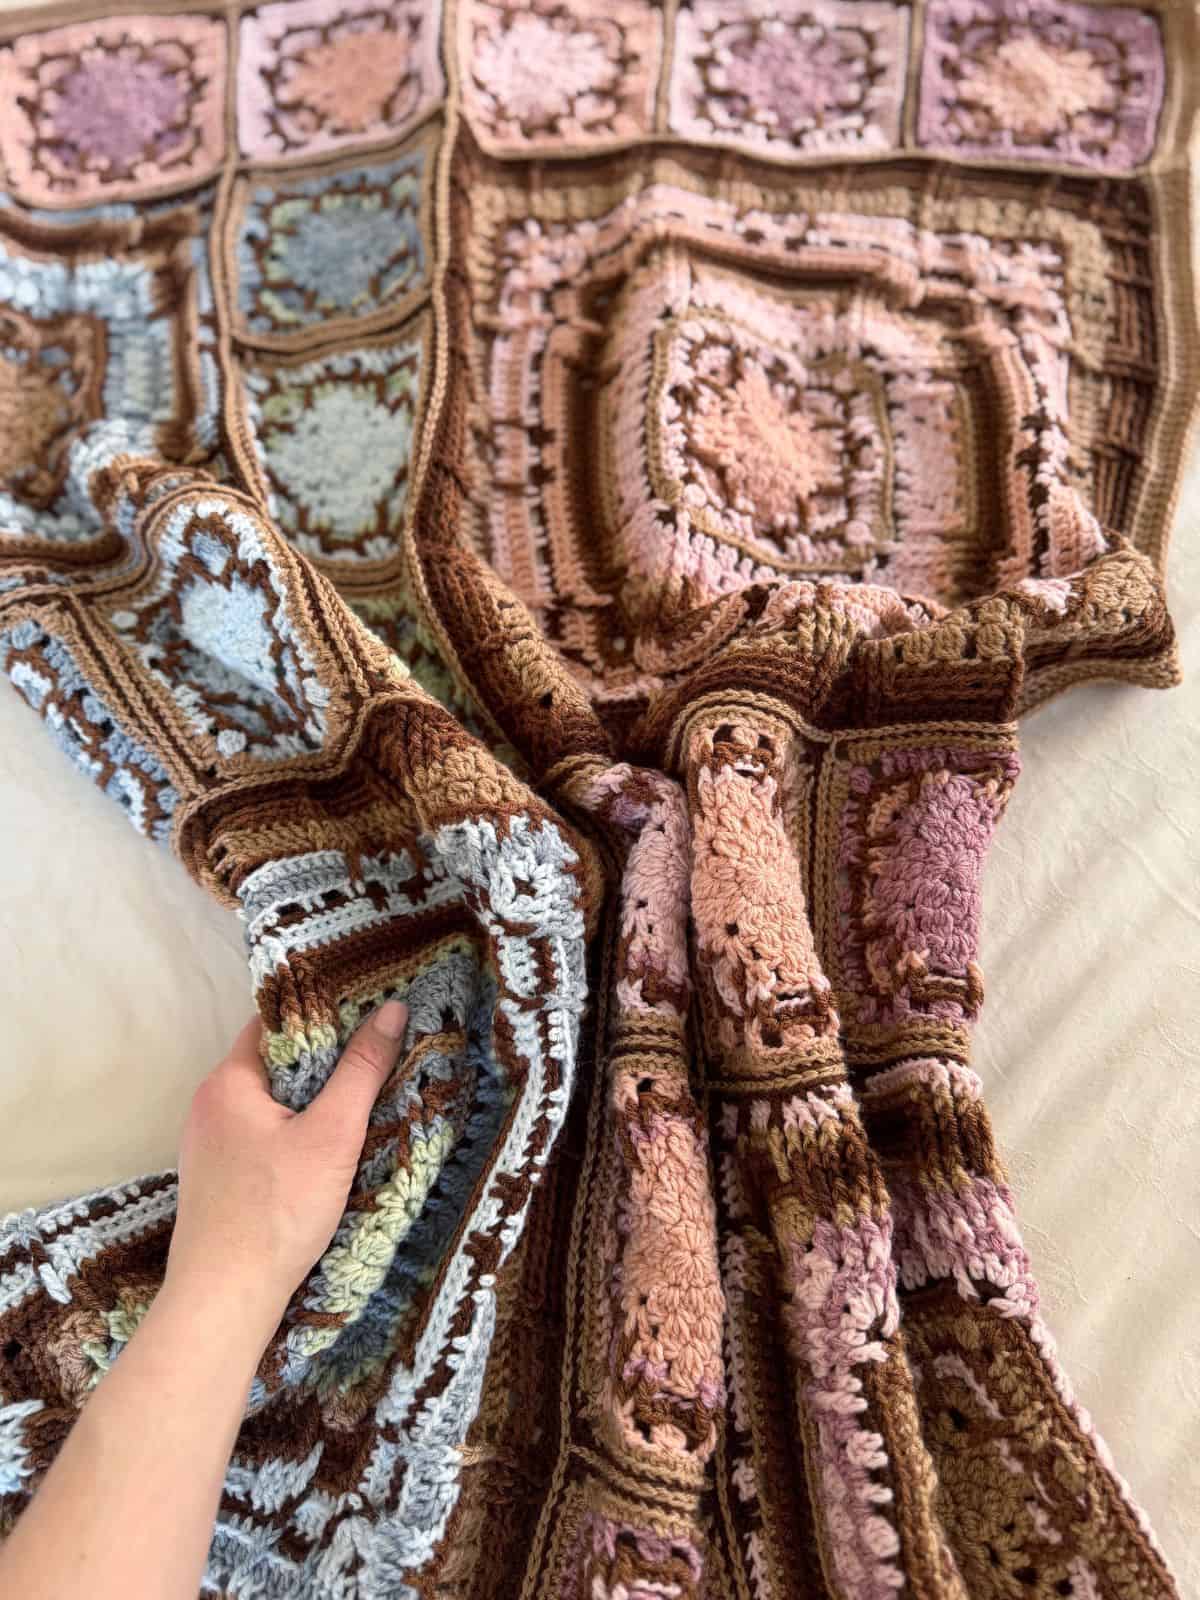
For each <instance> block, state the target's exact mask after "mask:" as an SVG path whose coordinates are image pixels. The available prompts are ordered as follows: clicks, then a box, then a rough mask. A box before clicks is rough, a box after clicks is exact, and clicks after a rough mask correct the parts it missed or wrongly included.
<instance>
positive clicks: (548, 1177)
mask: <svg viewBox="0 0 1200 1600" xmlns="http://www.w3.org/2000/svg"><path fill="white" fill-rule="evenodd" d="M95 9H96V8H94V7H89V8H88V9H87V13H86V17H85V16H83V14H82V13H72V12H71V11H69V10H68V9H65V8H60V7H53V8H47V9H45V10H39V11H37V12H30V13H27V14H25V15H19V14H11V13H10V14H9V16H8V17H6V18H5V19H3V22H2V25H0V85H2V86H3V89H4V94H3V97H2V99H0V159H2V161H3V165H4V169H5V171H6V174H7V182H8V189H7V192H6V194H5V195H4V197H3V201H2V203H0V422H2V424H3V426H2V427H0V663H2V664H3V667H4V670H5V672H6V673H7V675H8V677H9V678H10V679H11V681H12V684H13V686H14V688H15V690H16V691H17V692H18V693H19V694H20V695H22V696H23V697H24V699H25V700H26V701H27V702H28V703H29V705H30V707H31V708H32V709H33V711H34V712H36V714H37V716H38V717H40V719H41V721H42V723H43V724H44V726H45V727H46V729H47V730H48V732H49V733H50V734H51V735H52V737H53V738H54V739H55V740H56V741H57V742H58V744H59V745H60V746H61V747H62V748H63V750H64V751H65V752H66V753H67V755H68V756H70V757H71V758H72V760H73V761H74V762H75V763H76V765H77V766H78V767H80V768H82V769H83V771H84V772H85V773H86V774H88V775H89V776H90V777H91V778H92V779H93V781H94V782H96V783H97V784H99V785H100V786H101V788H103V789H104V791H105V792H106V793H107V794H108V795H110V796H111V797H112V799H113V800H115V801H116V803H117V804H118V805H120V806H121V807H123V809H124V810H125V812H126V814H127V815H128V817H129V819H130V821H131V822H132V823H133V825H134V826H135V827H136V828H138V829H139V830H140V831H141V832H142V833H144V834H146V835H147V836H148V837H149V838H150V839H152V840H155V841H160V842H162V843H165V844H168V845H169V846H170V847H171V848H172V849H174V850H175V851H176V852H177V854H178V855H179V857H180V858H181V860H182V861H183V863H184V864H185V866H186V868H187V870H188V871H189V872H190V873H191V874H192V875H193V876H194V877H195V878H196V879H197V880H198V881H199V882H200V883H202V884H203V885H204V886H205V887H206V888H208V889H209V890H210V892H211V893H212V894H213V895H215V896H216V897H218V899H219V900H221V901H222V902H223V903H225V904H226V905H228V906H229V907H230V908H231V909H232V910H234V911H236V913H237V914H238V916H239V917H240V918H241V919H242V922H243V925H244V929H245V937H246V948H247V958H248V962H249V968H250V977H251V985H252V988H253V994H254V999H255V1003H256V1005H257V1007H258V1009H259V1011H260V1013H261V1015H262V1018H263V1021H264V1024H265V1047H264V1048H265V1054H266V1063H267V1067H268V1070H269V1072H270V1076H271V1083H272V1088H273V1092H274V1093H275V1094H276V1095H277V1097H278V1098H279V1099H280V1100H282V1101H284V1102H285V1103H287V1104H290V1105H292V1106H296V1107H300V1106H303V1105H304V1104H306V1103H307V1102H308V1101H309V1100H310V1099H311V1097H312V1096H313V1094H314V1093H316V1091H317V1090H318V1089H319V1088H320V1086H321V1084H322V1083H323V1082H324V1081H325V1079H326V1077H327V1076H328V1074H329V1072H330V1071H331V1069H332V1067H333V1065H334V1063H335V1062H336V1060H337V1057H338V1053H339V1050H340V1048H341V1047H342V1045H343V1044H344V1042H345V1040H346V1039H347V1038H348V1036H349V1034H350V1033H351V1032H352V1031H353V1029H354V1027H355V1026H356V1024H357V1022H358V1021H359V1020H360V1018H361V1017H362V1016H363V1015H365V1013H366V1012H367V1011H368V1010H369V1009H370V1008H371V1007H373V1006H375V1005H377V1004H379V1003H380V1002H381V1001H382V1000H383V999H384V998H386V997H388V996H398V997H401V998H403V999H405V1000H406V1001H407V1004H408V1007H409V1025H408V1036H407V1039H406V1041H405V1047H404V1051H403V1055H402V1059H401V1062H400V1064H399V1066H398V1067H397V1069H396V1071H395V1072H394V1073H393V1075H392V1077H391V1078H390V1080H389V1081H388V1083H387V1084H386V1085H385V1087H384V1089H383V1091H382V1093H381V1095H380V1097H379V1100H378V1102H377V1104H376V1106H375V1109H374V1112H373V1115H372V1118H371V1123H370V1128H369V1131H368V1135H367V1140H366V1144H365V1146H364V1149H363V1151H362V1157H361V1161H360V1163H359V1166H358V1170H357V1175H356V1177H355V1180H354V1184H353V1187H352V1190H351V1193H350V1197H349V1202H348V1206H347V1210H346V1214H345V1216H344V1218H343V1220H342V1223H341V1225H340V1227H339V1229H338V1231H337V1233H336V1235H335V1237H334V1239H333V1240H332V1242H331V1244H330V1246H329V1248H328V1249H327V1250H326V1252H325V1254H324V1255H323V1257H322V1258H321V1260H320V1261H319V1262H318V1263H317V1264H316V1266H315V1267H314V1268H313V1270H312V1271H311V1273H310V1274H309V1276H308V1278H307V1280H306V1281H305V1283H304V1284H303V1285H302V1286H301V1288H300V1289H299V1290H298V1291H297V1293H296V1295H295V1296H294V1298H293V1301H292V1303H291V1305H290V1306H289V1308H288V1310H287V1313H286V1315H285V1317H284V1320H283V1322H282V1323H281V1325H280V1327H279V1329H278V1331H277V1333H276V1334H275V1336H274V1337H273V1339H272V1341H271V1343H270V1346H269V1347H268V1349H267V1351H266V1353H265V1354H264V1356H263V1359H262V1362H261V1365H260V1367H259V1370H258V1373H257V1376H256V1379H255V1382H254V1386H253V1389H252V1392H251V1395H250V1400H249V1405H248V1410H247V1415H246V1418H245V1422H244V1424H243V1427H242V1429H241V1432H240V1434H239V1437H238V1441H237V1445H236V1449H235V1452H234V1456H233V1459H232V1462H231V1464H230V1467H229V1471H228V1476H227V1479H226V1482H225V1488H224V1494H223V1497H222V1501H221V1508H220V1515H219V1520H218V1524H217V1528H216V1534H215V1538H214V1542H213V1545H212V1550H211V1553H210V1557H209V1562H208V1568H207V1573H206V1577H205V1580H204V1592H205V1593H206V1594H209V1595H215V1596H222V1597H227V1600H233V1597H235V1596H236V1597H238V1600H309V1597H311V1600H449V1597H459V1600H501V1597H507V1596H513V1597H516V1596H520V1597H522V1600H540V1597H543V1596H547V1597H549V1596H554V1597H560V1600H718V1597H719V1600H801V1597H803V1600H813V1597H816V1600H891V1597H893V1596H897V1595H900V1594H909V1595H912V1596H914V1597H921V1600H965V1597H970V1600H1168V1597H1171V1596H1175V1594H1176V1590H1175V1588H1174V1585H1173V1583H1172V1580H1171V1578H1170V1576H1169V1574H1168V1572H1167V1569H1166V1567H1165V1564H1164V1561H1163V1558H1162V1556H1161V1554H1160V1552H1159V1550H1158V1547H1157V1545H1156V1543H1155V1541H1154V1538H1153V1535H1152V1534H1151V1532H1150V1530H1149V1529H1148V1527H1147V1526H1146V1524H1145V1521H1144V1518H1143V1517H1142V1516H1141V1514H1140V1512H1139V1511H1138V1510H1137V1508H1136V1506H1135V1505H1134V1503H1133V1501H1132V1499H1131V1497H1130V1494H1129V1491H1128V1489H1127V1488H1126V1486H1125V1485H1124V1483H1123V1482H1122V1480H1121V1479H1120V1477H1119V1476H1118V1475H1117V1473H1116V1471H1115V1469H1114V1467H1113V1465H1112V1463H1111V1461H1110V1460H1109V1458H1108V1455H1107V1452H1106V1451H1105V1449H1104V1446H1103V1444H1102V1442H1101V1441H1100V1440H1099V1439H1098V1438H1097V1437H1096V1435H1095V1433H1094V1432H1093V1430H1092V1428H1091V1425H1090V1423H1089V1420H1088V1417H1087V1414H1086V1413H1085V1412H1084V1411H1083V1410H1082V1409H1081V1408H1080V1407H1079V1405H1078V1404H1077V1403H1076V1402H1075V1400H1074V1398H1073V1396H1072V1392H1071V1388H1070V1385H1069V1383H1068V1381H1067V1379H1066V1377H1065V1376H1064V1374H1063V1373H1062V1371H1061V1369H1060V1367H1059V1366H1058V1363H1057V1361H1056V1359H1055V1353H1054V1345H1053V1341H1052V1339H1051V1336H1050V1333H1049V1332H1048V1330H1047V1328H1046V1326H1045V1324H1044V1323H1043V1321H1042V1319H1041V1315H1040V1312H1039V1307H1038V1293H1037V1287H1036V1284H1035V1282H1034V1280H1033V1277H1032V1274H1031V1269H1030V1263H1029V1259H1028V1257H1027V1255H1026V1253H1025V1250H1024V1248H1023V1246H1022V1243H1021V1236H1020V1232H1019V1230H1018V1226H1017V1222H1016V1218H1015V1214H1014V1205H1013V1197H1012V1195H1011V1192H1010V1190H1009V1188H1008V1185H1007V1182H1006V1179H1005V1175H1004V1172H1003V1168H1002V1166H1001V1164H1000V1161H999V1159H998V1157H997V1154H996V1150H995V1147H994V1144H993V1139H992V1134H991V1129H990V1124H989V1120H988V1116H987V1112H986V1110H985V1108H984V1105H983V1101H982V1097H981V1085H980V1082H979V1079H978V1078H977V1077H976V1075H975V1074H974V1072H973V1071H972V1070H971V1067H970V1034H971V1028H972V1024H973V1022H974V1020H975V1018H976V1016H977V1015H978V1012H979V1008H980V1005H981V1003H982V999H983V980H982V976H981V973H980V970H979V966H978V962H977V950H978V935H979V921H980V888H981V874H982V870H983V865H984V861H985V859H986V855H987V851H988V847H989V844H990V842H991V839H992V836H993V834H994V832H995V830H996V828H997V826H998V825H999V824H1000V822H1001V818H1002V816H1003V813H1004V810H1005V807H1006V805H1007V802H1008V799H1009V796H1010V794H1011V792H1012V789H1013V785H1014V783H1015V782H1016V780H1017V776H1018V771H1019V761H1018V753H1017V731H1016V720H1015V719H1016V718H1017V717H1018V715H1019V714H1020V713H1021V712H1023V711H1024V710H1026V709H1028V708H1030V707H1032V706H1034V705H1036V704H1037V703H1039V702H1041V701H1043V700H1045V699H1046V698H1048V697H1049V696H1050V695H1053V694H1056V693H1058V692H1060V691H1061V690H1064V689H1066V688H1068V687H1069V686H1071V685H1073V684H1075V683H1078V682H1080V681H1083V680H1086V679H1090V678H1109V679H1113V678H1116V679H1122V680H1124V681H1125V682H1126V683H1127V684H1133V685H1144V686H1164V687H1165V686H1168V685H1170V684H1171V683H1173V682H1174V681H1175V680H1176V677H1177V673H1178V667H1177V660H1176V653H1175V644H1174V638H1173V633H1172V628H1171V623H1170V619H1169V616H1168V614H1167V610H1166V605H1165V600H1164V595H1163V588H1162V569H1163V563H1164V556H1165V541H1166V535H1167V530H1168V526H1169V521H1170V516H1171V511H1172V507H1173V503H1174V495H1175V488H1176V482H1177V478H1178V473H1179V467H1180V461H1181V457H1182V453H1183V448H1184V442H1185V435H1186V432H1187V426H1188V422H1189V415H1190V407H1191V399H1192V394H1193V392H1194V390H1195V388H1196V387H1197V379H1198V363H1197V349H1198V342H1197V338H1196V330H1195V327H1194V313H1193V309H1192V289H1191V285H1192V278H1191V268H1190V262H1189V257H1188V230H1189V227H1190V211H1189V204H1190V202H1189V190H1188V173H1187V170H1186V164H1185V159H1184V151H1185V147H1186V143H1187V136H1188V133H1189V130H1190V128H1191V126H1192V123H1193V120H1194V109H1195V107H1194V103H1193V101H1194V97H1195V95H1196V93H1197V89H1196V86H1195V74H1194V73H1192V74H1189V72H1188V70H1187V64H1188V63H1189V61H1194V60H1195V59H1196V52H1197V50H1198V49H1200V41H1198V40H1197V38H1196V36H1195V26H1196V25H1195V21H1194V19H1193V18H1192V17H1191V15H1190V13H1189V11H1188V8H1186V7H1183V6H1176V5H1169V4H1166V3H1163V4H1161V5H1158V4H1154V3H1150V0H1143V3H1142V4H1128V5H1125V4H1112V3H1108V0H1087V3H1084V0H1064V3H1062V4H1059V5H1056V6H1053V7H1049V6H1038V5H1034V4H1031V3H1029V0H913V3H899V0H897V3H892V0H770V3H768V0H761V3H760V0H667V3H666V4H665V5H664V6H662V7H659V6H656V5H653V4H651V3H650V0H604V3H599V0H566V3H564V0H532V3H528V4H526V3H522V4H516V3H509V0H457V3H455V0H451V3H450V4H449V5H448V6H447V7H446V9H445V10H444V11H442V10H440V9H438V8H436V7H435V5H434V4H433V3H432V0H270V3H266V4H260V5H257V6H255V5H252V4H249V3H248V0H229V3H226V4H222V5H220V6H214V7H213V8H211V9H207V8H206V7H205V6H204V5H203V4H194V3H191V0H189V3H188V5H187V6H186V7H184V6H183V5H182V4H179V3H176V0H165V3H164V4H162V5H159V6H157V7H156V9H155V10H154V11H153V13H152V14H151V13H147V14H145V15H136V14H129V13H119V14H113V15H109V16H97V15H95ZM30 727H31V730H32V728H33V720H32V718H31V720H30ZM31 736H32V734H31ZM64 781H72V780H70V779H69V778H67V777H64ZM999 1003H1001V1004H1005V1003H1007V1004H1018V1003H1020V997H1019V996H1006V997H1001V1000H1000V1002H999ZM174 1199H175V1188H174V1179H173V1176H172V1175H171V1174H162V1175H158V1176H154V1177H148V1178H140V1179H137V1180H136V1181H133V1182H129V1183H126V1184H122V1185H120V1186H119V1187H115V1188H113V1189H110V1190H106V1191H104V1192H101V1193H97V1194H93V1195H90V1196H87V1197H85V1198H82V1199H79V1200H75V1201H65V1202H63V1203H62V1204H60V1205H56V1206H53V1207H50V1208H47V1209H45V1210H42V1211H39V1212H34V1211H29V1212H25V1213H23V1214H20V1215H17V1216H15V1217H12V1218H10V1219H9V1220H8V1221H7V1222H6V1223H5V1224H4V1225H3V1227H2V1228H0V1530H2V1529H3V1528H6V1527H7V1526H10V1525H11V1522H12V1520H13V1519H14V1518H15V1517H16V1516H18V1515H19V1514H20V1511H21V1508H22V1506H23V1505H24V1503H25V1501H26V1500H27V1498H28V1496H29V1495H30V1494H31V1493H32V1492H34V1491H35V1490H36V1487H37V1484H38V1481H39V1478H40V1476H41V1474H42V1473H43V1472H44V1471H45V1469H46V1468H47V1466H48V1465H49V1463H50V1462H51V1461H52V1459H53V1457H54V1454H55V1451H56V1449H57V1447H58V1445H59V1444H60V1443H61V1441H62V1439H63V1437H64V1435H65V1434H66V1432H67V1430H68V1429H69V1428H70V1426H71V1424H72V1422H73V1420H74V1418H75V1417H76V1416H77V1415H78V1412H79V1408H80V1407H81V1406H82V1405H83V1404H84V1403H85V1401H86V1399H87V1396H88V1394H89V1392H90V1391H91V1390H92V1388H93V1387H94V1386H95V1384H96V1383H97V1382H98V1381H99V1380H100V1378H101V1377H102V1375H103V1373H104V1372H105V1371H106V1370H107V1368H108V1367H109V1366H110V1365H111V1364H112V1363H113V1362H114V1361H115V1360H119V1359H120V1353H121V1350H122V1348H123V1347H124V1345H125V1344H126V1343H127V1342H128V1340H129V1339H130V1337H131V1336H132V1334H133V1332H134V1330H135V1329H136V1327H137V1325H138V1322H139V1320H140V1319H141V1317H142V1316H143V1315H144V1313H145V1310H146V1308H147V1306H148V1305H149V1303H150V1301H151V1300H152V1298H153V1296H154V1294H155V1292H156V1289H157V1287H158V1285H159V1284H160V1283H161V1279H162V1273H163V1267H164V1262H165V1257H166V1249H167V1244H168V1240H169V1237H170V1230H171V1224H172V1216H173V1208H174Z"/></svg>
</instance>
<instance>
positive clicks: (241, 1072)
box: [219, 1016, 267, 1089]
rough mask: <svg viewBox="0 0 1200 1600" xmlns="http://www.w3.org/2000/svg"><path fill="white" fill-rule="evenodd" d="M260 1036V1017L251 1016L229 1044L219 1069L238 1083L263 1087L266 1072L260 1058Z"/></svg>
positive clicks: (261, 1033)
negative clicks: (227, 1051)
mask: <svg viewBox="0 0 1200 1600" xmlns="http://www.w3.org/2000/svg"><path fill="white" fill-rule="evenodd" d="M262 1036H263V1025H262V1018H261V1017H258V1016H254V1017H251V1019H250V1021H249V1022H248V1023H247V1024H246V1025H245V1027H244V1028H242V1030H241V1031H240V1032H239V1034H238V1036H237V1038H236V1039H235V1040H234V1041H233V1043H232V1044H231V1045H230V1047H229V1054H228V1055H227V1056H226V1057H225V1059H224V1061H222V1062H221V1063H220V1069H219V1070H220V1071H222V1072H223V1073H225V1074H226V1075H228V1076H229V1077H230V1078H231V1079H234V1080H236V1081H237V1082H239V1083H242V1082H245V1083H249V1084H253V1086H254V1087H255V1088H257V1089H265V1088H266V1087H267V1073H266V1069H265V1068H264V1066H263V1059H262Z"/></svg>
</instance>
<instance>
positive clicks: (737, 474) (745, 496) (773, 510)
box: [690, 367, 836, 529]
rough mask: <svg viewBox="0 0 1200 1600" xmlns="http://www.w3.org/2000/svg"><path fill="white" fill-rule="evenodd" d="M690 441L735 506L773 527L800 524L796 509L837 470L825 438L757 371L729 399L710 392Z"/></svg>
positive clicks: (748, 374) (740, 382)
mask: <svg viewBox="0 0 1200 1600" xmlns="http://www.w3.org/2000/svg"><path fill="white" fill-rule="evenodd" d="M690 438H691V444H692V448H693V449H694V451H695V453H696V456H697V457H698V459H699V460H700V461H701V462H703V463H704V464H705V465H707V466H710V467H712V468H715V469H716V470H717V471H718V472H719V473H720V474H721V477H722V478H723V480H724V483H725V485H726V488H727V490H728V495H729V501H730V504H731V505H732V506H733V508H734V509H735V510H737V511H745V512H749V513H751V514H752V515H753V516H754V518H755V520H756V521H758V522H759V523H761V524H763V525H764V526H766V527H770V528H777V529H778V528H791V527H795V526H796V525H797V523H798V521H799V515H798V511H799V508H800V507H802V506H803V505H804V503H805V502H806V501H807V500H809V499H810V498H811V497H812V496H813V495H814V494H815V493H816V492H817V490H818V489H820V488H821V487H822V486H823V485H824V484H825V483H826V482H827V481H828V480H829V478H830V477H831V476H832V474H833V472H834V470H835V467H836V461H835V457H834V450H833V446H832V444H831V443H830V440H829V436H828V434H825V433H822V432H820V431H819V430H818V429H817V428H815V427H814V425H813V423H812V421H811V420H810V419H809V418H808V417H807V416H806V415H805V414H804V412H803V411H799V410H796V409H794V408H793V407H790V406H789V405H788V404H787V402H786V400H785V399H784V397H783V395H782V394H781V393H780V392H779V391H778V390H777V389H775V388H773V387H772V386H771V384H770V382H769V381H768V379H767V377H766V374H765V373H763V372H762V371H761V370H760V369H759V368H756V367H751V368H750V369H749V370H748V371H747V372H745V373H744V374H743V375H742V376H741V377H740V378H739V379H738V381H737V383H736V384H735V385H734V387H733V389H732V391H731V392H729V393H728V394H724V393H719V392H717V391H713V390H708V391H706V393H705V394H704V396H703V398H702V399H701V402H700V408H699V410H698V412H697V415H696V416H695V417H693V419H692V422H691V428H690Z"/></svg>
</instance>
